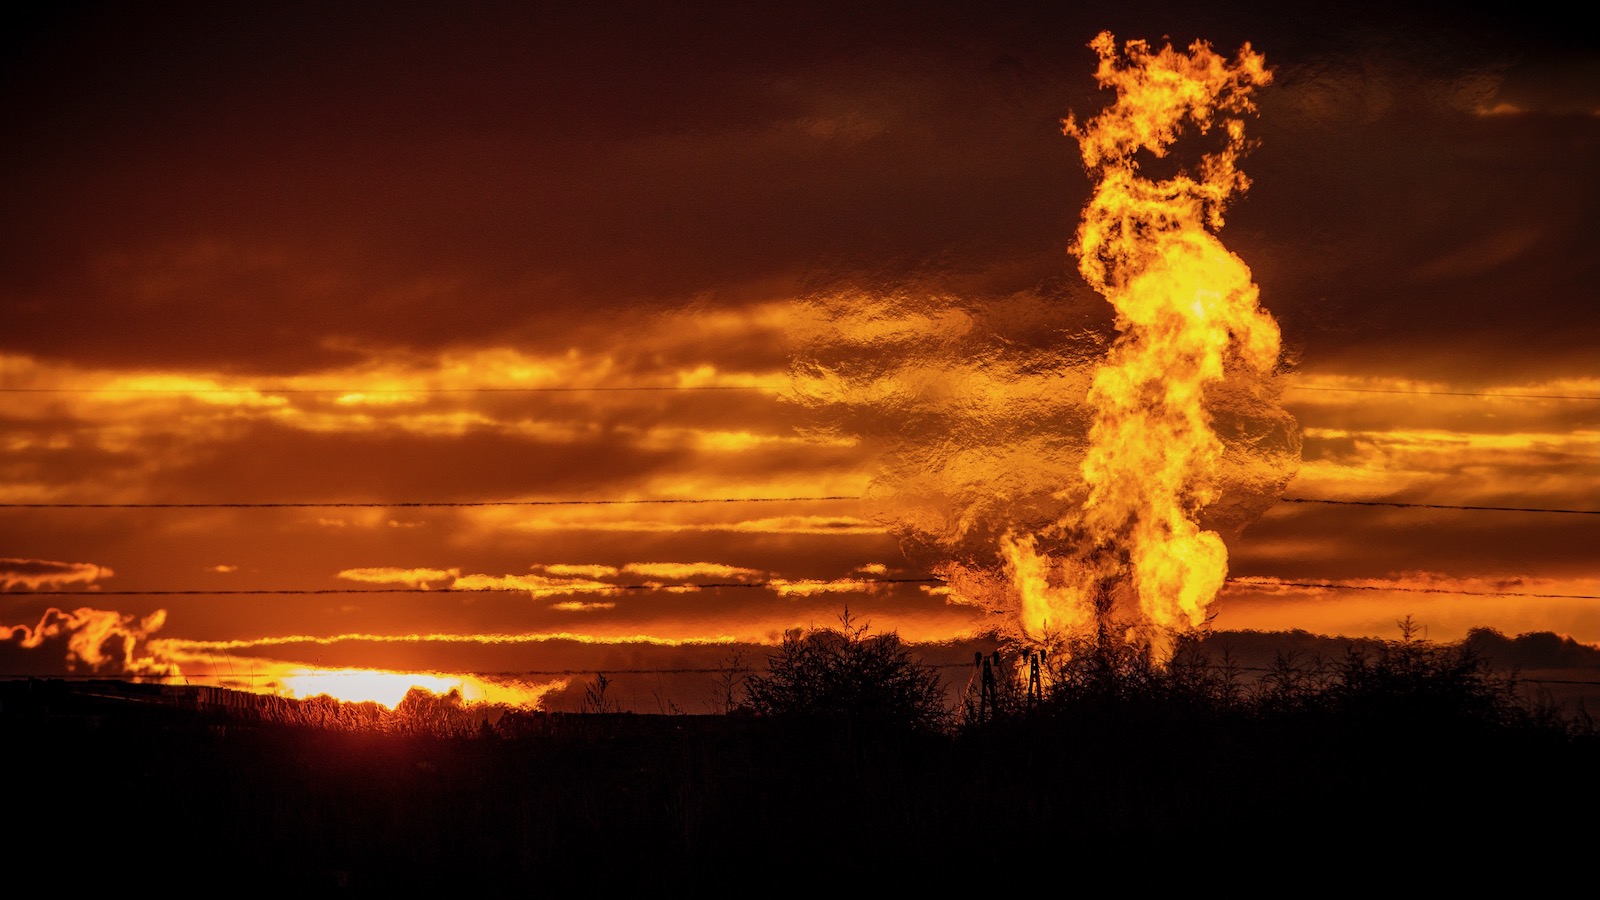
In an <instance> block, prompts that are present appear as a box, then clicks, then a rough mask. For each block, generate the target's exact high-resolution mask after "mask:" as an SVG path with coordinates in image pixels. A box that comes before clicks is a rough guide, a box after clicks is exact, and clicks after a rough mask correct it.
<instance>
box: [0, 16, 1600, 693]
mask: <svg viewBox="0 0 1600 900" xmlns="http://www.w3.org/2000/svg"><path fill="white" fill-rule="evenodd" d="M1285 6H1289V5H1287V4H1286V5H1285ZM1405 6H1406V7H1407V8H1406V9H1405V10H1393V9H1389V8H1387V7H1388V4H1371V5H1366V4H1349V5H1340V6H1337V7H1322V8H1318V9H1306V10H1289V9H1281V8H1280V9H1272V8H1270V7H1268V6H1266V5H1264V4H1263V5H1250V4H1227V3H1223V4H1172V5H1166V4H1138V3H1131V4H1129V3H1124V4H1099V3H1080V4H976V3H917V4H910V3H905V4H895V3H887V4H871V3H868V4H861V3H850V4H827V3H807V4H799V5H781V4H780V5H775V6H773V7H766V6H760V7H749V6H745V5H740V4H718V3H704V4H692V3H691V4H668V3H632V2H625V3H607V4H597V5H593V6H582V7H580V6H577V5H572V4H543V3H527V4H510V3H507V4H491V3H466V4H448V5H445V4H413V3H381V4H379V3H363V2H355V3H343V4H338V5H334V6H329V5H327V4H296V3H284V4H273V5H270V6H262V5H259V4H214V3H192V4H191V3H168V4H161V5H158V6H148V5H129V4H92V3H66V4H49V5H43V4H40V5H36V6H35V7H34V8H28V7H17V8H10V9H8V11H7V12H6V13H4V16H5V17H6V19H7V22H6V26H5V28H4V29H0V31H3V33H4V35H5V37H4V38H3V41H4V50H3V55H0V117H3V121H4V123H5V130H6V132H7V134H8V136H9V137H8V139H7V140H6V141H4V142H3V143H0V160H3V166H0V208H3V209H4V210H5V212H4V213H3V214H0V389H3V390H0V421H3V426H0V504H5V506H3V507H0V664H3V665H0V668H3V669H4V670H5V671H3V672H0V674H4V675H49V674H58V673H66V672H72V673H76V674H94V673H99V674H109V675H126V674H138V673H145V674H166V675H169V676H180V677H181V678H183V679H189V680H193V681H197V682H198V681H206V680H208V679H221V680H223V681H224V682H226V683H231V684H236V685H242V686H251V687H255V688H258V689H278V690H282V691H286V692H294V693H298V694H299V695H307V694H311V693H317V692H321V691H329V692H333V693H336V694H338V693H339V691H340V690H344V693H345V694H349V695H354V694H356V693H359V691H357V690H355V688H354V687H352V686H353V685H364V686H367V687H368V688H371V686H372V685H377V684H380V683H381V684H383V685H386V686H387V688H388V689H390V690H392V689H394V688H395V687H396V686H398V687H399V688H401V689H403V688H404V687H406V686H409V685H410V684H412V683H425V684H427V685H428V686H430V687H435V688H436V689H442V687H447V686H452V685H461V686H462V687H463V689H464V690H465V691H466V692H467V693H468V695H469V696H477V697H483V698H487V699H495V700H504V701H506V702H522V703H545V704H546V705H547V706H549V705H555V704H557V700H558V699H563V698H564V701H565V702H570V701H571V700H572V699H573V698H574V697H577V696H581V688H582V687H583V686H584V685H585V684H586V683H590V682H588V681H587V680H586V679H587V678H588V676H587V675H586V674H584V673H592V672H594V671H601V670H604V671H611V672H613V673H618V672H621V673H624V674H626V673H630V672H634V673H636V675H635V677H634V679H633V681H632V682H631V685H630V687H629V688H628V693H627V696H626V698H625V700H626V702H627V703H628V704H630V705H631V706H632V707H635V708H640V709H643V710H645V711H656V710H658V709H659V710H669V711H686V712H703V711H706V707H709V706H713V705H715V703H716V700H717V698H716V696H715V693H716V692H715V689H714V688H713V687H708V685H712V684H713V683H714V682H715V680H716V677H717V675H716V670H719V669H722V670H731V669H734V668H737V667H739V666H741V665H749V664H752V663H759V660H760V659H761V657H762V655H763V654H764V653H765V652H766V650H767V648H770V646H771V645H772V644H774V643H775V642H776V641H778V640H779V639H781V636H782V635H783V634H784V633H785V632H786V631H787V630H789V629H793V628H807V627H817V626H830V625H836V624H837V623H838V620H839V617H840V615H841V614H842V613H843V612H844V610H845V609H847V608H848V610H849V613H850V615H851V616H853V617H855V621H857V622H859V623H867V624H869V625H870V627H871V629H872V631H873V632H875V633H883V632H888V631H894V632H897V633H898V634H899V635H900V636H901V637H902V638H903V639H905V640H907V641H909V642H912V643H914V644H916V645H918V646H919V647H922V648H924V649H925V650H926V652H927V653H929V654H930V658H937V659H940V660H946V661H951V662H954V661H959V660H961V659H970V654H969V653H968V651H969V650H970V647H971V646H972V644H971V642H972V641H974V640H981V639H983V638H984V637H985V636H988V635H991V634H992V633H993V628H994V610H993V609H992V608H991V607H990V606H986V605H985V604H983V603H977V602H973V601H972V598H971V597H968V596H964V595H963V594H962V592H961V590H960V587H959V585H957V586H955V587H954V588H953V587H952V584H950V583H944V582H942V581H935V580H932V579H933V577H934V576H935V575H942V576H946V578H945V580H946V581H948V577H947V576H949V575H950V573H951V572H952V571H953V570H951V569H950V568H949V566H950V564H951V563H952V562H958V563H959V562H961V561H963V560H964V561H966V562H968V563H973V564H975V565H977V564H981V563H982V561H983V560H984V559H987V558H988V557H983V553H989V554H991V555H992V554H993V552H994V543H995V542H994V540H992V538H993V533H994V532H995V531H997V530H999V529H1002V528H1009V527H1012V526H1017V527H1023V526H1027V527H1033V526H1035V525H1037V524H1038V522H1039V521H1042V520H1043V519H1049V518H1052V517H1057V516H1059V515H1060V514H1061V509H1062V505H1063V504H1070V503H1072V502H1074V501H1073V500H1072V499H1071V496H1070V495H1071V490H1070V489H1071V488H1072V487H1073V485H1075V484H1079V485H1081V482H1082V476H1081V475H1080V474H1078V468H1079V465H1080V463H1081V459H1082V458H1083V453H1084V441H1085V437H1084V433H1085V431H1086V428H1087V425H1086V423H1087V421H1088V418H1087V417H1089V416H1091V415H1092V406H1093V404H1092V403H1090V402H1089V401H1088V400H1087V399H1086V392H1087V385H1088V382H1089V379H1090V378H1091V377H1092V375H1093V373H1094V371H1096V366H1097V365H1099V364H1100V362H1101V361H1102V360H1103V359H1104V358H1105V357H1106V354H1107V352H1108V348H1110V347H1111V346H1112V345H1113V343H1114V342H1115V340H1116V339H1117V337H1118V334H1119V327H1120V326H1119V321H1118V318H1117V314H1116V311H1115V310H1114V309H1113V307H1112V305H1111V304H1110V303H1109V302H1108V301H1107V298H1106V297H1105V296H1103V295H1102V294H1101V293H1100V292H1098V291H1096V290H1095V289H1094V288H1093V287H1092V286H1091V285H1090V284H1089V283H1088V282H1087V281H1086V279H1085V277H1084V276H1083V274H1082V273H1081V272H1080V271H1079V266H1078V259H1077V258H1075V256H1074V254H1073V253H1072V252H1071V249H1070V248H1071V247H1072V245H1073V242H1074V240H1075V236H1076V234H1077V230H1078V228H1079V224H1080V221H1081V219H1082V216H1083V214H1084V211H1085V206H1086V204H1087V203H1088V202H1089V200H1090V198H1091V196H1092V195H1093V192H1094V190H1095V185H1096V182H1095V177H1096V175H1095V172H1094V171H1093V169H1092V167H1089V166H1086V164H1085V161H1084V158H1083V156H1082V155H1081V154H1080V148H1079V145H1078V142H1077V141H1076V140H1075V139H1074V138H1073V137H1072V136H1071V135H1068V134H1064V133H1063V119H1066V118H1068V117H1069V116H1072V117H1075V120H1076V121H1078V122H1083V121H1085V120H1087V119H1089V118H1090V117H1093V116H1095V115H1096V114H1097V113H1098V112H1099V111H1100V110H1102V109H1103V108H1105V107H1106V106H1107V104H1108V103H1110V102H1111V101H1112V100H1113V99H1114V95H1115V91H1111V90H1107V89H1102V88H1101V87H1100V85H1099V84H1098V83H1097V81H1096V78H1095V71H1096V65H1097V56H1096V52H1095V51H1094V50H1093V49H1091V47H1090V42H1091V41H1092V40H1094V38H1095V37H1096V35H1097V34H1099V33H1101V32H1103V31H1104V32H1109V33H1110V34H1112V35H1113V36H1114V38H1115V40H1116V42H1117V43H1118V44H1119V45H1120V44H1121V43H1122V42H1124V41H1127V40H1132V39H1143V40H1146V41H1148V42H1149V43H1150V44H1151V45H1152V46H1153V47H1160V46H1162V45H1165V44H1168V43H1171V44H1173V45H1175V46H1176V47H1177V48H1179V49H1184V48H1188V47H1189V46H1190V44H1191V42H1193V41H1196V40H1202V41H1206V42H1208V43H1209V45H1210V46H1211V47H1212V48H1213V49H1214V50H1215V51H1216V52H1217V53H1218V54H1221V55H1222V56H1223V57H1227V58H1233V57H1234V56H1235V54H1237V53H1238V52H1239V51H1240V49H1241V48H1242V47H1244V46H1245V45H1246V43H1248V44H1249V46H1250V47H1251V48H1252V49H1253V51H1254V52H1258V53H1260V54H1261V55H1262V57H1263V58H1264V60H1265V65H1266V67H1267V68H1268V70H1269V71H1270V74H1271V78H1270V82H1269V83H1266V84H1263V85H1261V86H1260V87H1259V88H1258V89H1257V90H1256V91H1255V93H1254V95H1253V96H1254V106H1255V109H1254V112H1253V113H1251V114H1250V115H1248V116H1246V117H1244V118H1243V121H1244V128H1245V135H1246V137H1247V138H1248V142H1249V146H1248V153H1247V154H1245V155H1244V156H1243V157H1242V158H1241V159H1240V161H1239V163H1238V166H1239V169H1240V170H1241V171H1242V172H1243V173H1244V175H1245V176H1246V177H1247V179H1248V182H1249V183H1248V187H1247V189H1244V190H1241V191H1240V192H1238V193H1237V195H1236V196H1234V197H1233V198H1232V199H1231V200H1230V201H1229V202H1228V204H1227V208H1226V210H1225V213H1224V215H1223V216H1222V218H1223V220H1224V221H1223V224H1221V226H1220V227H1218V228H1216V229H1215V235H1216V237H1217V238H1219V239H1220V240H1221V242H1222V244H1224V245H1225V246H1226V247H1227V249H1228V250H1229V251H1230V252H1231V253H1232V254H1234V255H1235V256H1237V258H1238V259H1239V260H1242V262H1243V263H1244V265H1246V266H1247V267H1248V271H1249V278H1250V279H1251V280H1252V281H1253V283H1254V284H1255V285H1256V286H1257V287H1258V288H1259V305H1260V308H1261V309H1262V310H1264V311H1265V312H1266V313H1267V314H1268V315H1270V316H1271V318H1272V320H1274V321H1275V323H1276V325H1277V327H1278V328H1279V329H1280V330H1281V353H1280V355H1279V356H1278V358H1277V361H1276V363H1275V364H1274V365H1273V368H1272V371H1271V376H1270V380H1271V385H1272V387H1271V396H1270V398H1269V399H1270V400H1271V402H1270V403H1269V404H1267V405H1265V406H1260V407H1259V408H1252V409H1251V410H1247V411H1245V412H1244V413H1240V414H1239V415H1238V416H1235V417H1233V418H1229V417H1228V416H1227V415H1219V417H1218V420H1217V424H1218V427H1219V430H1227V429H1234V430H1228V431H1227V434H1226V435H1225V437H1226V438H1227V447H1228V448H1229V449H1228V453H1227V454H1226V460H1227V464H1228V465H1233V466H1236V469H1229V470H1228V473H1229V474H1225V476H1224V480H1225V482H1226V485H1225V487H1226V488H1227V489H1225V490H1224V491H1223V495H1222V498H1221V500H1220V501H1219V502H1218V503H1217V504H1215V505H1214V506H1213V507H1212V509H1211V511H1210V513H1209V514H1208V515H1209V518H1208V519H1205V520H1204V521H1203V524H1204V525H1205V526H1207V527H1215V528H1216V529H1217V530H1218V531H1219V532H1220V533H1221V534H1222V536H1223V539H1224V540H1225V541H1226V549H1227V576H1228V579H1229V580H1228V582H1227V583H1226V584H1225V585H1224V586H1223V587H1222V589H1221V592H1220V593H1219V594H1218V595H1217V597H1216V599H1215V601H1214V602H1213V603H1212V604H1211V606H1210V608H1209V610H1208V611H1207V615H1208V617H1209V618H1208V622H1209V624H1208V627H1209V628H1212V629H1216V630H1219V631H1229V630H1231V631H1267V632H1290V631H1303V632H1309V633H1310V634H1314V635H1328V636H1345V637H1362V636H1368V637H1383V638H1393V637H1397V636H1398V635H1399V632H1398V629H1397V622H1398V621H1400V620H1402V619H1404V618H1405V617H1407V616H1410V617H1412V619H1413V620H1414V621H1415V622H1416V623H1418V624H1419V625H1420V626H1421V628H1422V633H1423V634H1424V635H1425V636H1427V637H1428V638H1430V639H1437V640H1457V639H1460V638H1462V637H1464V636H1466V635H1467V633H1468V632H1469V631H1470V630H1472V629H1474V628H1490V629H1494V630H1496V631H1499V632H1501V633H1502V634H1504V635H1507V636H1513V635H1522V634H1533V633H1544V632H1550V633H1553V634H1554V635H1557V636H1559V637H1560V638H1563V639H1570V640H1571V641H1572V642H1576V643H1578V644H1580V645H1587V646H1589V647H1593V648H1596V649H1600V600H1597V599H1596V596H1597V595H1600V557H1597V555H1596V553H1595V547H1597V546H1600V520H1597V518H1596V516H1595V515H1594V511H1595V510H1597V509H1600V501H1597V499H1596V498H1597V497H1600V490H1597V489H1600V400H1597V399H1596V398H1600V363H1597V360H1600V355H1597V353H1596V351H1597V349H1600V304H1597V302H1596V300H1597V297H1596V291H1595V287H1594V285H1595V284H1596V281H1597V276H1600V273H1597V272H1596V268H1597V265H1600V256H1597V255H1596V254H1595V253H1594V252H1593V249H1592V242H1593V237H1594V235H1596V234H1600V51H1596V50H1595V49H1594V47H1593V45H1592V42H1591V41H1588V40H1586V39H1585V37H1584V35H1583V33H1582V32H1581V30H1580V29H1577V28H1575V27H1573V26H1572V23H1570V22H1569V21H1567V18H1566V14H1565V13H1559V14H1558V13H1554V12H1544V11H1542V10H1541V9H1540V8H1539V7H1538V6H1537V5H1533V6H1529V5H1518V6H1517V7H1515V8H1507V9H1504V10H1499V11H1475V12H1466V11H1462V10H1461V9H1459V8H1457V7H1455V6H1451V5H1446V4H1412V5H1405ZM1187 149H1190V148H1187V147H1186V146H1185V145H1179V147H1178V148H1177V149H1176V150H1175V152H1174V154H1173V156H1172V157H1171V158H1170V159H1169V160H1167V161H1162V160H1154V161H1148V162H1149V163H1150V165H1151V167H1152V170H1153V171H1154V170H1159V169H1160V167H1161V166H1163V165H1167V166H1169V167H1171V166H1180V165H1182V161H1183V156H1184V152H1186V150H1187ZM1195 152H1197V153H1198V152H1204V151H1203V148H1202V149H1201V150H1196V151H1195ZM1163 171H1165V170H1163ZM1263 396H1265V395H1263ZM1214 411H1215V410H1214ZM1257 426H1259V428H1258V430H1257V431H1251V429H1252V428H1256V427H1257ZM1252 435H1253V437H1252ZM1252 466H1256V467H1257V468H1259V467H1261V466H1265V467H1267V468H1268V469H1270V472H1269V473H1268V474H1267V475H1263V476H1261V477H1256V476H1255V475H1252V474H1251V473H1252V472H1256V471H1257V469H1253V468H1251V467H1252ZM1251 479H1254V480H1251ZM1052 492H1065V494H1063V495H1062V496H1059V497H1058V496H1055V494H1054V493H1052ZM1047 497H1050V498H1053V499H1051V500H1049V501H1046V500H1045V499H1044V498H1047ZM579 501H581V502H579ZM595 501H604V502H595ZM621 501H629V502H621ZM1307 501H1315V502H1307ZM1324 501H1338V502H1324ZM1051 503H1055V504H1056V505H1055V506H1051V505H1050V504H1051ZM1371 503H1380V504H1384V503H1386V504H1402V505H1389V506H1383V505H1364V504H1371ZM154 504H167V505H166V506H152V505H154ZM261 504H280V505H278V506H262V505H261ZM283 504H288V505H283ZM295 504H298V505H295ZM311 504H325V505H321V506H316V505H311ZM418 504H461V505H455V506H439V505H434V506H428V505H418ZM492 504H500V505H492ZM1041 504H1043V505H1041ZM1461 507H1473V508H1471V509H1463V508H1461ZM1489 507H1492V508H1496V509H1487V508H1489ZM963 510H965V511H966V512H968V513H970V514H971V515H970V516H969V517H968V518H962V515H963ZM1510 510H1542V511H1537V512H1530V511H1510ZM930 517H931V518H930ZM958 520H959V521H958ZM961 522H968V523H969V524H970V522H978V523H980V526H981V527H977V528H976V529H975V530H974V529H969V530H965V531H963V530H962V528H963V527H964V526H962V525H961ZM952 523H954V524H952ZM986 535H987V537H985V536H986ZM974 541H976V542H977V543H978V544H981V545H982V546H981V547H977V549H974V547H975V546H976V545H975V544H974ZM984 541H987V543H984ZM974 560H977V562H976V563H974V562H973V561H974ZM991 562H992V560H991ZM704 585H722V587H703V586H704ZM443 589H450V592H448V593H447V592H444V591H443ZM354 591H375V592H374V593H367V594H358V593H353V592H354ZM230 592H233V593H230ZM239 592H244V593H239ZM250 592H256V593H250ZM7 634H9V635H10V638H9V640H4V639H5V638H6V636H7ZM941 653H942V654H943V655H942V656H941V655H939V654H941ZM379 670H381V671H383V672H398V673H407V674H405V675H401V676H396V677H394V678H388V679H387V680H385V678H384V677H380V676H378V675H374V674H373V672H375V671H379ZM661 670H672V671H668V672H666V673H664V674H663V673H662V672H661ZM411 673H433V674H432V676H431V677H433V678H435V679H437V680H436V681H429V682H423V681H419V680H418V677H417V676H415V675H414V674H411ZM473 673H476V675H474V674H473ZM485 673H489V674H492V673H520V675H519V676H518V677H516V678H507V677H488V676H486V674H485ZM567 673H578V674H575V675H574V674H567ZM669 676H671V677H669ZM618 677H621V676H618ZM691 683H692V685H694V686H693V687H685V686H686V685H690V684H691ZM619 684H620V682H619ZM340 686H343V687H340ZM371 689H373V690H376V688H371ZM708 698H709V699H708Z"/></svg>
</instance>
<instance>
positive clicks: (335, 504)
mask: <svg viewBox="0 0 1600 900" xmlns="http://www.w3.org/2000/svg"><path fill="white" fill-rule="evenodd" d="M863 499H865V498H864V497H860V496H855V495H845V494H838V495H829V496H811V497H665V498H642V499H631V500H626V499H624V500H618V499H597V500H438V501H435V500H403V501H396V502H354V501H342V500H330V501H326V502H299V501H295V502H282V503H255V502H220V503H0V509H447V508H458V509H459V508H472V507H496V506H628V505H644V504H711V503H822V502H840V501H856V500H863ZM1279 502H1281V503H1322V504H1330V505H1336V506H1389V507H1396V508H1399V509H1446V510H1461V511H1467V512H1520V513H1562V514H1569V515H1581V516H1600V510H1595V509H1561V508H1554V507H1526V506H1468V505H1456V504H1448V503H1400V502H1395V501H1388V500H1332V499H1327V498H1322V497H1281V498H1279Z"/></svg>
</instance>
